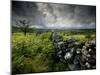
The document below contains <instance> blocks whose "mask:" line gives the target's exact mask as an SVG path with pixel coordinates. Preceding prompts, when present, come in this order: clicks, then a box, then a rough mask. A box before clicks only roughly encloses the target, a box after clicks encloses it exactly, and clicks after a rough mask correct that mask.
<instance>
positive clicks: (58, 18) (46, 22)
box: [12, 1, 96, 29]
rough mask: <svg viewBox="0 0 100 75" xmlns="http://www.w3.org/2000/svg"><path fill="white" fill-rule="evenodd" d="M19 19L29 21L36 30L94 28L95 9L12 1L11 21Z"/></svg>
mask: <svg viewBox="0 0 100 75" xmlns="http://www.w3.org/2000/svg"><path fill="white" fill-rule="evenodd" d="M19 18H26V19H27V20H30V21H31V24H32V25H35V27H37V28H39V27H40V28H51V29H52V28H57V29H60V28H66V29H67V28H95V24H96V23H95V22H96V7H95V6H82V5H69V4H54V3H35V2H24V1H22V2H21V1H13V2H12V20H13V22H14V21H15V20H17V19H19ZM36 25H37V26H36Z"/></svg>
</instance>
